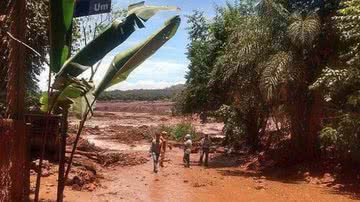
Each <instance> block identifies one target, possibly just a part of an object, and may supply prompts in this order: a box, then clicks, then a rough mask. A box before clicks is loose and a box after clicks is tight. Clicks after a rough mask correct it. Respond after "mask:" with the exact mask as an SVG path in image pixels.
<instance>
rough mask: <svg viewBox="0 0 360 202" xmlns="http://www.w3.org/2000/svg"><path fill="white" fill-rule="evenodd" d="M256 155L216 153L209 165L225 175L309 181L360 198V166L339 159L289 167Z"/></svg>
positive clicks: (299, 181)
mask: <svg viewBox="0 0 360 202" xmlns="http://www.w3.org/2000/svg"><path fill="white" fill-rule="evenodd" d="M266 164H267V163H266V162H262V163H259V160H258V158H257V157H256V155H225V154H222V155H217V156H214V157H213V158H212V159H211V163H210V165H209V168H213V169H216V170H217V171H218V172H219V173H220V174H222V175H223V176H232V177H251V178H254V179H256V178H264V177H265V178H266V180H270V181H277V182H282V183H289V184H301V183H309V184H314V185H317V186H319V187H322V188H324V190H325V191H327V192H330V193H332V194H339V195H345V196H347V197H349V198H351V199H355V200H360V170H359V169H356V167H355V168H354V166H344V165H342V164H341V163H339V162H336V161H330V160H319V161H316V162H312V163H304V164H298V165H292V166H287V167H278V166H274V164H271V165H272V166H264V165H266Z"/></svg>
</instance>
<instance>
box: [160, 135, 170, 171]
mask: <svg viewBox="0 0 360 202" xmlns="http://www.w3.org/2000/svg"><path fill="white" fill-rule="evenodd" d="M166 136H167V132H166V131H162V132H161V137H160V140H161V141H162V147H161V151H160V166H161V167H164V161H165V153H166V147H167V146H168V147H169V148H170V149H171V146H170V145H169V144H168V142H167V141H166V138H165V137H166Z"/></svg>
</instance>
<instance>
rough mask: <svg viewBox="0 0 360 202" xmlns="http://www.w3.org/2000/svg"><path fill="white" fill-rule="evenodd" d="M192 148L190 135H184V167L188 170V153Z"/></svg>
mask: <svg viewBox="0 0 360 202" xmlns="http://www.w3.org/2000/svg"><path fill="white" fill-rule="evenodd" d="M191 148H192V141H191V135H190V134H186V135H185V142H184V158H183V161H184V166H185V167H188V168H190V153H191Z"/></svg>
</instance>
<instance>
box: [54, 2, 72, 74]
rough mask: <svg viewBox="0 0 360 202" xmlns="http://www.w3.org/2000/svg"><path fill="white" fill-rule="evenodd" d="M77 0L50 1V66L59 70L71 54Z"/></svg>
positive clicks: (55, 70) (56, 70)
mask: <svg viewBox="0 0 360 202" xmlns="http://www.w3.org/2000/svg"><path fill="white" fill-rule="evenodd" d="M74 7H75V1H74V0H58V1H50V12H51V16H50V25H51V26H50V39H51V42H50V44H51V48H50V67H51V71H53V72H55V73H56V72H58V71H59V70H60V68H61V67H62V65H63V64H64V62H65V61H66V60H67V59H68V57H69V56H70V55H69V53H70V47H71V44H70V39H69V33H70V31H69V30H70V26H71V23H72V19H73V13H74Z"/></svg>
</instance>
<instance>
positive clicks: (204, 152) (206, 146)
mask: <svg viewBox="0 0 360 202" xmlns="http://www.w3.org/2000/svg"><path fill="white" fill-rule="evenodd" d="M200 146H201V149H200V161H199V165H202V163H203V159H204V156H205V166H208V158H209V152H210V147H211V138H210V137H209V135H208V134H205V136H204V137H203V138H202V139H201V140H200Z"/></svg>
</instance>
